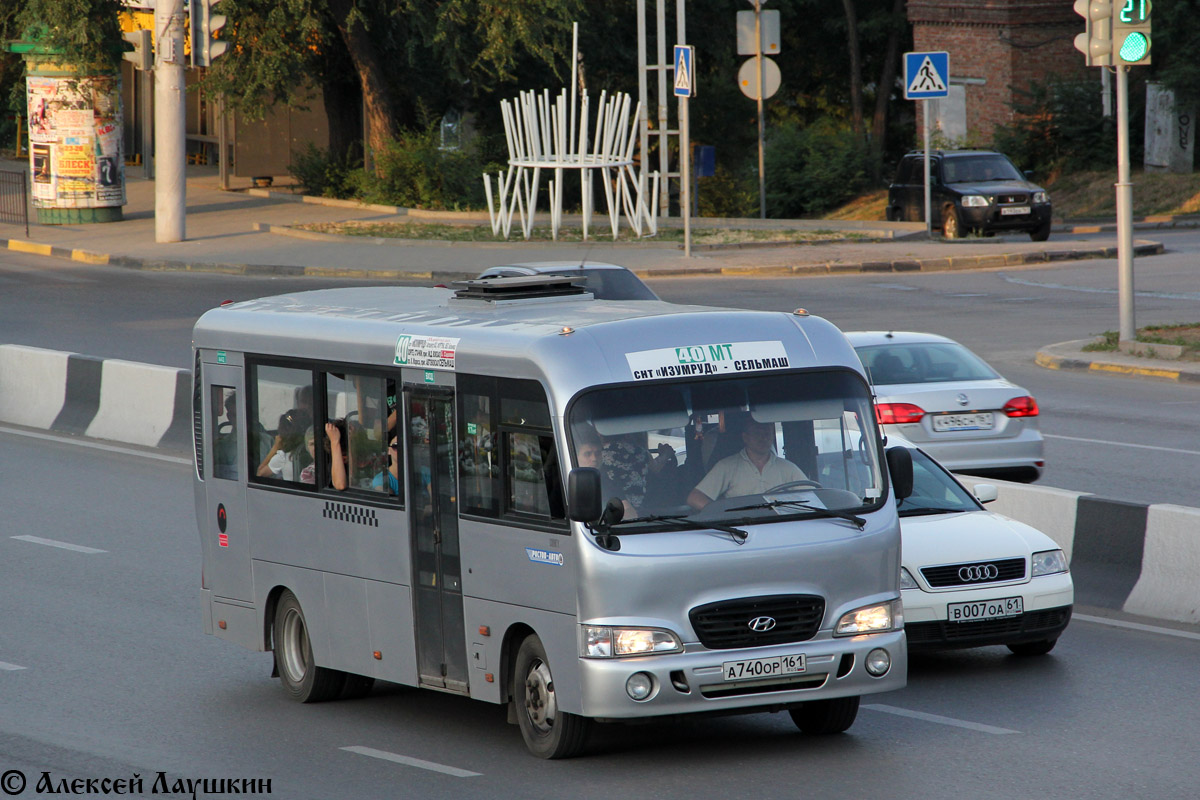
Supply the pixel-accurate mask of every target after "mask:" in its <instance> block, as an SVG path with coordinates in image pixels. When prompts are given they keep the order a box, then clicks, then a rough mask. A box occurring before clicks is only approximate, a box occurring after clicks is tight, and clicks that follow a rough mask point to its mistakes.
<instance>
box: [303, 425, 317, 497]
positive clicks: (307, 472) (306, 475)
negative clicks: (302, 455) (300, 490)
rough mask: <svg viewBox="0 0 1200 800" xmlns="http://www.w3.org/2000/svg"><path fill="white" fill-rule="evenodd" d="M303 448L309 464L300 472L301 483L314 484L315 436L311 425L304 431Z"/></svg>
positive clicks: (315, 479)
mask: <svg viewBox="0 0 1200 800" xmlns="http://www.w3.org/2000/svg"><path fill="white" fill-rule="evenodd" d="M304 447H305V448H306V449H307V450H308V458H309V463H308V466H307V467H305V468H304V469H302V470H300V482H301V483H316V482H317V453H316V449H317V443H316V436H315V434H314V433H313V427H312V425H309V426H308V429H307V430H306V431H304Z"/></svg>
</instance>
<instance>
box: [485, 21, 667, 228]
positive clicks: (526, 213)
mask: <svg viewBox="0 0 1200 800" xmlns="http://www.w3.org/2000/svg"><path fill="white" fill-rule="evenodd" d="M573 39H574V41H573V43H572V53H571V64H572V68H571V93H570V100H569V101H568V99H567V90H566V89H563V90H561V91H560V92H559V94H558V97H557V98H554V99H553V100H552V99H551V97H550V90H549V89H544V90H542V93H541V94H540V95H539V94H538V93H537V92H522V93H521V94H520V95H518V97H517V98H516V99H514V100H511V101H509V100H504V101H501V103H500V111H501V114H502V116H503V120H504V135H505V138H506V139H507V143H508V171H507V172H499V173H497V175H496V183H497V189H498V194H499V197H496V196H495V195H494V194H493V191H492V176H491V175H488V174H486V173H485V174H484V176H483V187H484V191H485V192H486V193H487V203H488V216H489V218H490V219H491V223H492V233H493V234H496V235H501V233H502V234H503V236H504V238H506V239H507V238H508V235H509V232H510V231H511V229H512V221H513V216H514V214H519V215H520V219H521V231H522V232H523V233H524V235H525V238H526V239H528V238H529V236H530V234H531V232H532V231H533V222H534V214H535V211H536V205H537V196H538V189H539V186H540V182H541V175H542V170H553V171H554V176H553V177H552V178H550V179H549V190H550V230H551V233H552V235H553V237H554V239H555V240H556V241H557V239H558V231H559V228H560V227H561V226H562V201H563V177H564V175H565V173H566V170H579V176H580V181H579V182H580V194H581V199H580V206H581V210H582V212H583V238H584V239H587V238H588V226H589V224H590V223H591V216H592V182H593V180H594V179H595V173H596V172H597V171H599V173H600V180H601V182H602V185H603V186H604V197H605V201H606V203H607V209H606V210H607V212H608V219H609V225H610V226H611V228H612V237H613V239H616V238H617V234H618V232H619V231H620V217H621V211H622V210H624V212H625V217H626V219H627V220H628V222H629V225H630V227H631V228H632V229H633V232H634V233H635V234H637V235H638V236H643V235H646V234H649V235H654V234H656V233H658V222H657V218H658V182H659V174H658V173H657V172H655V173H653V174H652V175H650V176H647V174H646V171H645V168H644V167H641V168H639V169H638V170H637V171H636V172H635V170H634V162H633V148H634V146H635V145H636V144H637V142H638V136H637V125H638V120H639V119H640V116H641V104H640V103H639V104H638V105H637V106H636V107H635V108H634V109H632V112H633V113H632V115H631V114H630V112H631V109H630V97H629V95H627V94H625V93H624V92H616V93H614V94H612V95H609V94H608V93H607V92H603V91H602V92H601V93H600V101H599V103H598V104H597V106H598V108H597V112H596V119H595V127H594V129H593V130H592V131H591V132H589V124H590V119H589V115H590V98H589V97H588V93H587V90H586V89H585V90H584V91H583V92H582V95H581V96H580V97H579V98H578V100H579V102H578V104H577V103H576V87H577V86H578V81H577V74H576V70H577V68H578V55H577V53H578V48H579V26H578V24H576V26H575V33H574V37H573ZM631 120H632V122H631ZM643 161H644V157H643ZM648 179H649V181H651V182H652V184H653V185H652V186H647V180H648ZM496 200H498V201H499V202H498V203H497V202H495V201H496Z"/></svg>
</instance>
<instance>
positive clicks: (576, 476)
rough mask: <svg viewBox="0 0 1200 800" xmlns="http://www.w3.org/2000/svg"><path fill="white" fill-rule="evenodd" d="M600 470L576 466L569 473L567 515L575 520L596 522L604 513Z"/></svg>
mask: <svg viewBox="0 0 1200 800" xmlns="http://www.w3.org/2000/svg"><path fill="white" fill-rule="evenodd" d="M601 491H602V489H601V488H600V470H598V469H596V468H595V467H576V468H575V469H573V470H571V472H570V473H568V475H567V516H568V517H569V518H570V519H572V520H574V521H575V522H596V521H597V520H599V519H600V515H601V514H603V513H604V502H603V500H601Z"/></svg>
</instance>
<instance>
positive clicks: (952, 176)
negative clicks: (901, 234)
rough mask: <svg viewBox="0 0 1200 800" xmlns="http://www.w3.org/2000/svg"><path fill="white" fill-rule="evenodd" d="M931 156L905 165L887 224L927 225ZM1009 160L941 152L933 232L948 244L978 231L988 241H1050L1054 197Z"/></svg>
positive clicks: (933, 181) (934, 175)
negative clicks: (1005, 237)
mask: <svg viewBox="0 0 1200 800" xmlns="http://www.w3.org/2000/svg"><path fill="white" fill-rule="evenodd" d="M924 160H925V154H924V152H914V153H909V154H908V155H906V156H905V157H904V158H902V159H901V160H900V168H899V169H898V170H896V180H895V182H894V183H892V185H891V186H889V187H888V205H887V218H888V219H889V220H893V221H909V222H923V221H924V219H925V164H924ZM1028 176H1029V173H1025V174H1024V175H1022V174H1021V172H1020V170H1018V169H1017V168H1016V167H1015V166H1013V163H1012V162H1011V161H1009V160H1008V157H1007V156H1004V155H1002V154H1000V153H993V152H989V151H986V150H946V151H942V150H935V151H931V152H930V159H929V194H930V206H931V209H932V212H933V220H932V226H933V227H935V228H937V227H940V228H941V229H942V234H943V235H944V236H945V237H946V238H947V239H957V238H959V237H960V236H964V235H965V234H967V233H969V232H972V231H976V232H978V233H982V234H983V235H985V236H990V235H992V234H994V233H1000V232H1006V231H1023V232H1025V233H1028V234H1029V238H1031V239H1033V241H1035V242H1044V241H1046V240H1047V239H1049V238H1050V195H1049V194H1047V193H1046V190H1045V189H1043V188H1042V187H1040V186H1038V185H1036V184H1033V183H1030V182H1029V180H1028Z"/></svg>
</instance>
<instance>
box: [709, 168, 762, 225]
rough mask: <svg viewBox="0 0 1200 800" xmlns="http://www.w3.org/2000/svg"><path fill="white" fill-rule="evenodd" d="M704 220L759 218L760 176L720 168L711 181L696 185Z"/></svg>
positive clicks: (710, 178)
mask: <svg viewBox="0 0 1200 800" xmlns="http://www.w3.org/2000/svg"><path fill="white" fill-rule="evenodd" d="M695 187H696V189H695V191H696V200H697V202H698V203H699V205H700V216H702V217H756V216H758V177H757V175H747V174H744V173H735V172H733V171H732V170H730V169H727V168H726V167H723V166H719V167H717V168H716V170H715V174H714V175H713V176H712V177H709V178H700V179H698V180H697V181H696V184H695Z"/></svg>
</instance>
